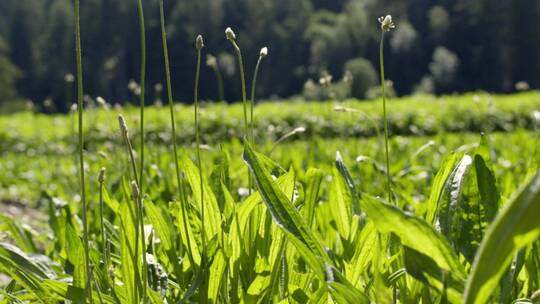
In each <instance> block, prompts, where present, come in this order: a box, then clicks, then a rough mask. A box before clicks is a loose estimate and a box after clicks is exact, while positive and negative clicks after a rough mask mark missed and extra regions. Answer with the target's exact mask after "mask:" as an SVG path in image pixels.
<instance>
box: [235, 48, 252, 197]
mask: <svg viewBox="0 0 540 304" xmlns="http://www.w3.org/2000/svg"><path fill="white" fill-rule="evenodd" d="M230 41H231V43H232V45H233V47H234V49H235V51H236V56H237V57H238V66H239V67H240V83H241V85H242V105H243V107H244V137H245V138H246V140H247V141H248V142H249V141H250V140H249V137H250V136H249V134H250V131H249V120H248V109H247V100H246V78H245V75H244V60H243V59H242V51H241V50H240V47H239V46H238V44H237V43H236V41H235V40H230ZM248 185H249V186H248V188H249V194H251V188H252V187H253V175H252V174H251V172H249V184H248Z"/></svg>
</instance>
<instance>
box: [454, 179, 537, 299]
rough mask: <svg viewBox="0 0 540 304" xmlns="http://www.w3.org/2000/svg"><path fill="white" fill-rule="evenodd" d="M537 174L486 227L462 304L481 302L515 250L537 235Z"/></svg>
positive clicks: (488, 294)
mask: <svg viewBox="0 0 540 304" xmlns="http://www.w3.org/2000/svg"><path fill="white" fill-rule="evenodd" d="M539 214H540V174H537V175H536V176H535V177H534V178H533V179H532V180H531V181H530V182H529V183H527V184H526V185H525V186H524V187H523V188H521V190H520V191H518V192H517V193H516V194H515V195H514V197H513V198H512V199H511V201H510V202H508V204H507V205H506V206H505V208H504V209H503V210H502V211H501V212H500V213H499V214H498V215H497V217H496V219H495V221H494V222H493V224H492V225H491V226H490V227H489V228H488V231H487V232H486V235H485V237H484V239H483V240H482V243H481V245H480V248H479V250H478V253H477V255H476V257H475V260H474V264H473V268H472V271H471V275H470V276H469V279H468V281H467V287H466V291H465V300H464V302H465V303H466V304H470V303H485V302H486V301H487V300H488V299H489V296H490V295H491V293H492V292H493V290H495V289H496V286H497V284H498V282H499V279H500V278H501V276H502V275H503V273H504V271H505V269H506V268H507V267H508V265H509V264H510V262H511V261H512V258H513V257H514V255H515V254H516V252H517V251H518V250H520V249H521V248H523V247H524V246H526V245H527V244H529V243H531V242H532V241H534V240H535V239H537V238H538V236H540V221H538V215H539Z"/></svg>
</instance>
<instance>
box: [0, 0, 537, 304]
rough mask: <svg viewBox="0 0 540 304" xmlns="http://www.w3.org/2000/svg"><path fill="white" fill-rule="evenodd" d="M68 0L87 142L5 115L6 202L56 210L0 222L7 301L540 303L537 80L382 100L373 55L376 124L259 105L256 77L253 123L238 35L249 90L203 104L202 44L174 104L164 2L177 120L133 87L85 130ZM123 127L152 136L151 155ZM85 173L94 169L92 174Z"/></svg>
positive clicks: (325, 107)
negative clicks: (491, 91) (509, 87)
mask: <svg viewBox="0 0 540 304" xmlns="http://www.w3.org/2000/svg"><path fill="white" fill-rule="evenodd" d="M75 4H76V5H75V12H76V13H75V17H76V18H75V20H76V34H77V35H76V38H77V39H76V42H77V43H76V46H77V47H76V49H77V67H78V73H77V79H78V98H79V99H78V100H79V107H78V111H79V112H78V113H79V119H78V122H79V129H78V135H79V137H78V138H79V141H78V142H77V145H76V146H75V145H74V143H73V138H72V129H71V128H69V123H70V122H71V121H70V118H69V116H67V117H62V116H46V117H45V116H40V115H37V116H35V121H36V123H33V124H27V123H26V122H27V121H24V120H23V121H21V120H20V119H21V118H24V117H25V115H29V114H28V113H22V114H18V115H14V116H10V117H0V125H1V126H2V127H3V128H2V132H0V136H1V137H2V139H5V140H4V141H3V143H4V144H3V145H2V146H0V153H2V162H0V171H2V172H6V174H4V175H2V176H0V185H1V186H2V187H0V188H1V189H4V188H9V191H6V192H4V191H3V190H0V198H6V199H10V200H13V201H15V203H19V204H20V203H21V202H23V201H24V198H27V199H28V200H30V203H34V204H35V206H36V209H38V210H40V211H41V212H42V213H45V214H46V215H47V220H46V221H39V220H37V219H36V220H35V221H32V225H31V226H30V225H25V224H23V223H21V222H19V221H16V220H14V219H12V218H10V217H8V216H4V215H3V214H2V215H0V219H1V221H0V232H1V234H0V238H1V242H0V273H4V274H7V275H8V277H9V279H10V281H9V283H8V284H6V285H5V286H2V287H0V303H12V302H15V303H21V302H43V303H58V302H68V301H69V302H76V303H80V302H90V303H92V302H99V303H141V302H142V303H165V302H166V303H179V302H181V303H184V302H199V303H259V302H261V303H267V302H272V303H274V302H276V303H277V302H286V303H307V302H313V303H327V302H332V303H372V302H376V303H467V304H468V303H486V302H489V303H512V302H513V303H538V301H539V299H538V297H539V296H538V294H539V293H540V292H539V290H540V282H539V280H538V278H539V277H540V249H539V246H540V243H539V241H538V237H539V236H540V224H539V222H538V214H539V213H540V173H539V165H540V155H538V144H537V143H538V142H537V141H536V139H537V138H538V130H537V129H536V128H537V126H538V122H536V121H535V118H534V117H535V114H534V113H536V112H535V111H538V109H539V103H540V101H539V98H538V93H535V92H531V93H526V94H520V95H515V96H495V97H493V96H491V95H487V94H480V95H465V96H453V97H443V98H441V99H433V98H432V97H414V98H409V99H403V100H398V101H389V102H388V103H387V102H386V99H385V97H384V74H383V73H384V72H383V71H384V65H383V63H382V56H381V72H382V73H381V82H382V86H383V87H382V88H383V107H384V111H383V114H382V117H381V115H379V114H376V113H379V111H378V109H379V104H378V103H375V102H371V103H361V102H357V101H347V102H344V103H340V104H339V107H341V108H339V109H336V108H335V107H336V105H335V104H334V103H332V102H326V103H320V104H314V103H307V102H297V103H294V102H292V103H266V104H261V105H260V106H258V112H257V113H254V115H251V113H253V112H251V111H253V110H252V109H253V101H254V93H253V92H255V79H256V74H257V71H256V72H255V75H254V78H253V87H252V98H251V99H252V102H251V107H252V108H251V109H250V110H251V111H250V117H249V119H248V109H247V100H246V94H245V91H246V90H245V79H244V76H243V67H242V56H241V53H240V49H239V47H238V45H237V44H236V37H235V35H234V33H232V31H229V30H228V31H227V38H228V40H229V41H230V42H231V43H232V44H233V46H234V47H235V49H236V50H237V55H238V60H239V65H240V66H241V71H242V73H241V83H242V94H243V95H242V96H243V100H242V101H243V103H242V104H241V105H235V106H224V105H222V104H218V105H205V106H203V105H202V104H201V103H199V98H198V82H199V69H200V61H201V57H202V52H201V50H202V47H203V42H202V37H201V38H197V43H196V46H197V51H198V57H197V58H198V60H197V63H196V73H195V88H194V105H193V109H191V108H186V107H185V106H180V107H175V106H174V101H173V96H172V89H171V81H170V76H171V75H170V70H169V54H168V49H167V35H166V32H165V12H164V9H163V1H160V17H161V18H160V19H161V34H162V44H163V55H164V62H165V76H166V79H167V97H168V101H169V108H168V111H169V113H168V114H169V115H167V113H166V109H159V108H154V107H148V108H144V101H143V100H144V99H141V100H142V101H141V105H140V107H139V109H138V110H139V112H138V113H137V109H134V108H127V109H124V114H125V115H126V118H127V119H126V118H124V116H122V115H119V116H118V119H119V125H120V131H121V132H120V134H118V131H117V130H116V129H113V128H111V127H110V126H109V122H110V120H111V118H112V117H113V115H117V114H116V113H111V112H110V111H107V110H103V109H101V110H96V109H90V110H88V109H87V110H86V111H85V112H84V114H85V118H87V120H86V121H91V122H92V123H91V124H90V127H89V128H88V127H87V128H86V129H83V126H84V125H83V105H82V93H83V88H82V66H81V47H80V36H79V27H78V2H76V3H75ZM141 8H142V7H140V6H139V13H140V16H141V17H142V9H141ZM141 25H142V22H141ZM387 26H389V24H387ZM383 29H384V28H383ZM141 31H142V32H144V26H141ZM142 40H143V39H142ZM143 48H144V46H143ZM381 50H382V41H381ZM381 55H382V54H381ZM260 58H261V57H260ZM259 62H260V60H259ZM143 65H144V64H143ZM257 66H258V64H257ZM256 70H257V68H256ZM141 71H142V74H143V75H144V69H143V68H142V69H141ZM142 77H144V76H142ZM141 82H143V81H141ZM142 98H144V97H142ZM387 106H388V107H389V108H390V107H391V109H392V111H391V113H388V114H389V115H387V113H386V107H387ZM190 107H191V106H190ZM285 107H286V108H285ZM344 108H346V109H348V110H347V111H346V112H347V114H353V115H348V116H347V119H345V118H344V116H343V113H341V112H343V109H344ZM192 110H193V111H194V112H191V111H192ZM223 110H225V113H224V115H217V114H216V113H218V111H223ZM242 110H243V111H242ZM187 113H193V114H194V115H193V116H191V115H189V114H187ZM203 113H204V115H201V114H203ZM137 114H139V117H140V128H139V129H138V134H137V133H135V134H130V133H129V132H128V128H127V123H126V121H131V119H130V117H135V116H137ZM177 114H178V115H179V117H180V118H181V119H179V121H182V122H181V123H179V124H177V121H176V118H178V116H176V115H177ZM354 114H358V116H355V115H354ZM167 116H169V117H167ZM254 116H256V117H257V119H256V120H255V119H254ZM32 117H34V116H32ZM144 117H146V121H144V119H143V118H144ZM184 117H185V118H188V117H189V119H183V118H184ZM242 117H243V125H244V129H243V130H242ZM366 117H367V118H366ZM143 121H144V125H143ZM255 121H256V122H257V125H256V126H255V124H254V122H255ZM87 125H88V124H87ZM37 126H39V127H40V129H39V131H40V135H42V136H40V137H41V141H45V143H46V144H43V142H40V140H39V139H37V138H36V137H35V136H33V135H34V133H35V132H37ZM63 126H65V127H66V128H65V129H64V128H63ZM32 127H33V128H32ZM381 127H383V128H384V129H385V137H384V139H379V138H377V137H374V138H373V137H370V136H372V135H374V134H378V130H379V128H381ZM177 128H178V129H177ZM303 128H305V129H303ZM177 130H181V132H179V133H177ZM188 130H193V131H191V132H192V133H190V132H188ZM300 130H301V131H300ZM255 131H256V132H257V136H254V135H255ZM345 131H347V132H345ZM463 131H468V132H471V133H467V132H463ZM455 132H461V133H455ZM481 132H483V135H482V136H481V135H480V133H481ZM224 134H226V135H224ZM337 134H342V135H343V136H342V137H339V136H336V135H337ZM390 135H392V136H391V137H390ZM402 135H407V136H402ZM410 135H415V136H410ZM131 136H139V138H141V149H143V147H145V146H146V148H147V152H148V153H147V157H146V160H145V161H144V162H143V156H142V153H140V155H139V156H138V157H139V161H140V163H139V168H137V158H136V155H135V154H134V151H133V147H132V144H131ZM85 138H86V140H84V139H85ZM193 138H195V146H194V147H193V146H192V145H191V143H192V141H193ZM255 138H257V141H255ZM10 143H16V144H14V145H11V144H10ZM179 143H183V145H179ZM277 143H280V144H279V145H277ZM83 147H85V151H83ZM73 151H77V152H78V154H79V156H80V158H79V162H78V163H74V162H73V159H72V158H71V157H70V155H71V154H72V153H73ZM389 151H392V153H388V152H389ZM383 154H384V155H383ZM85 155H86V156H87V157H86V158H83V156H85ZM270 156H271V157H270ZM383 156H384V157H383ZM124 160H125V161H124ZM383 163H386V165H383ZM85 164H87V166H88V168H85V167H86V166H85ZM145 164H147V165H145ZM103 167H106V168H107V172H108V178H107V179H105V177H104V170H103V169H101V168H103ZM77 168H78V169H77ZM85 170H91V172H100V173H99V175H98V178H97V179H96V180H89V181H88V184H87V185H85V178H84V173H85ZM73 172H77V173H79V174H80V179H79V180H77V181H74V180H73V179H72V178H71V176H72V174H73ZM21 177H22V178H23V180H22V181H20V179H21ZM143 177H144V178H145V184H144V185H145V187H144V190H143V188H142V180H143ZM171 177H172V178H171ZM390 185H392V188H391V194H390V189H389V187H390ZM4 186H5V187H4ZM87 187H88V192H86V188H87ZM246 187H247V189H246ZM25 192H26V193H25ZM385 194H386V195H385ZM385 196H386V197H387V199H383V197H385ZM79 201H80V202H82V205H83V206H82V212H81V217H82V225H81V223H80V221H79V216H78V214H77V211H79V207H78V203H79ZM36 202H37V203H36ZM87 205H88V206H87ZM9 210H11V209H9ZM10 212H11V211H10ZM81 236H82V237H81ZM81 256H84V257H85V258H84V259H82V260H81V258H80V257H81Z"/></svg>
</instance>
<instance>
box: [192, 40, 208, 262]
mask: <svg viewBox="0 0 540 304" xmlns="http://www.w3.org/2000/svg"><path fill="white" fill-rule="evenodd" d="M195 46H196V48H197V68H196V71H195V88H194V92H193V96H194V105H195V106H194V108H195V109H194V110H195V111H194V115H195V144H196V145H197V147H196V151H197V167H199V187H200V191H201V197H200V199H201V222H202V229H201V238H202V247H203V263H202V265H203V266H204V263H205V256H206V225H205V224H206V222H205V214H204V213H205V212H204V189H203V168H202V162H201V126H200V121H199V115H200V113H199V78H200V72H201V53H202V48H203V47H204V42H203V38H202V36H201V35H199V36H197V40H196V42H195Z"/></svg>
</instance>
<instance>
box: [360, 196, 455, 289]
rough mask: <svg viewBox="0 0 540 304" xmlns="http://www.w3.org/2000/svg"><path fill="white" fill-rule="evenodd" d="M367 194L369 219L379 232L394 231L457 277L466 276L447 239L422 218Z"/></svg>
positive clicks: (409, 244) (364, 206) (404, 241)
mask: <svg viewBox="0 0 540 304" xmlns="http://www.w3.org/2000/svg"><path fill="white" fill-rule="evenodd" d="M365 197H367V198H366V199H365V200H363V201H362V203H363V204H362V206H363V209H364V211H365V212H366V213H367V216H368V219H371V220H372V221H373V222H374V223H375V227H376V228H377V230H378V231H379V232H382V233H394V234H395V235H397V236H398V237H399V238H400V239H401V242H402V243H403V244H404V245H405V246H408V247H410V248H412V249H414V250H416V251H418V252H420V253H422V254H424V255H426V256H429V257H430V258H431V259H433V261H434V262H435V263H436V264H437V265H438V266H439V267H440V268H441V269H444V270H446V271H448V272H451V273H452V275H454V276H455V278H456V279H457V280H459V281H464V280H465V270H464V269H463V266H462V265H461V264H460V263H459V260H458V257H457V255H456V254H455V253H454V251H453V250H452V248H451V247H450V244H449V243H448V241H447V240H446V239H445V238H444V237H443V236H442V235H440V234H439V233H437V231H435V229H434V228H433V227H431V226H430V225H429V224H428V223H426V222H425V221H424V220H422V219H420V218H417V217H415V216H412V215H409V214H406V213H405V212H404V211H403V210H401V209H399V208H397V207H396V206H394V205H390V204H387V203H384V202H381V201H378V200H376V199H375V198H373V197H369V196H365Z"/></svg>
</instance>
